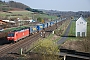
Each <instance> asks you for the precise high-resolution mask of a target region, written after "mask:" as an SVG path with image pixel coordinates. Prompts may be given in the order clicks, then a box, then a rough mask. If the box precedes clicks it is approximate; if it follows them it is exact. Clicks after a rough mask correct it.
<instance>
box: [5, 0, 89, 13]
mask: <svg viewBox="0 0 90 60" xmlns="http://www.w3.org/2000/svg"><path fill="white" fill-rule="evenodd" d="M5 1H9V0H5ZM13 1H16V2H21V3H24V4H26V5H28V6H29V7H31V8H35V9H46V10H59V11H75V12H76V11H90V0H13Z"/></svg>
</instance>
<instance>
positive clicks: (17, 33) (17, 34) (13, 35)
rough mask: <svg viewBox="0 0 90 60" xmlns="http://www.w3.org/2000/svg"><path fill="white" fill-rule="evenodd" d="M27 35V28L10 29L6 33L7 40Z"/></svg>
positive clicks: (15, 39) (18, 38)
mask: <svg viewBox="0 0 90 60" xmlns="http://www.w3.org/2000/svg"><path fill="white" fill-rule="evenodd" d="M27 36H29V29H23V30H19V31H12V32H9V33H8V37H7V39H8V41H13V42H16V41H18V40H20V39H22V38H25V37H27Z"/></svg>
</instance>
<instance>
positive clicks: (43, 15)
mask: <svg viewBox="0 0 90 60" xmlns="http://www.w3.org/2000/svg"><path fill="white" fill-rule="evenodd" d="M10 12H11V13H7V12H0V16H1V17H6V16H7V15H9V16H7V17H8V18H21V19H22V18H25V17H28V18H34V19H36V18H38V17H41V18H42V19H44V18H48V19H51V18H52V19H57V17H56V16H48V15H46V14H33V12H30V11H10ZM18 14H20V15H22V16H18ZM12 15H17V16H12Z"/></svg>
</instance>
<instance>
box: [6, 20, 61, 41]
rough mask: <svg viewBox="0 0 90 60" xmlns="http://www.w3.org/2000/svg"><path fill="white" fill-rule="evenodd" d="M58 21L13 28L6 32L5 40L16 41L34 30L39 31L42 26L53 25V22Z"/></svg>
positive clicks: (56, 21)
mask: <svg viewBox="0 0 90 60" xmlns="http://www.w3.org/2000/svg"><path fill="white" fill-rule="evenodd" d="M58 22H60V20H55V21H50V22H46V23H40V24H36V25H35V26H30V27H28V28H23V29H19V30H14V31H11V32H9V33H8V36H7V40H8V41H13V42H16V41H18V40H20V39H22V38H25V37H27V36H30V35H32V34H34V33H36V32H40V31H41V30H43V28H48V27H49V26H53V25H54V24H56V23H58Z"/></svg>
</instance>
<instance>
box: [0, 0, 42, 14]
mask: <svg viewBox="0 0 90 60" xmlns="http://www.w3.org/2000/svg"><path fill="white" fill-rule="evenodd" d="M22 10H28V11H31V12H37V13H43V12H42V11H39V10H37V9H32V8H30V7H29V6H27V5H25V4H23V3H20V2H15V1H8V2H5V1H1V0H0V11H4V12H5V11H22Z"/></svg>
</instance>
